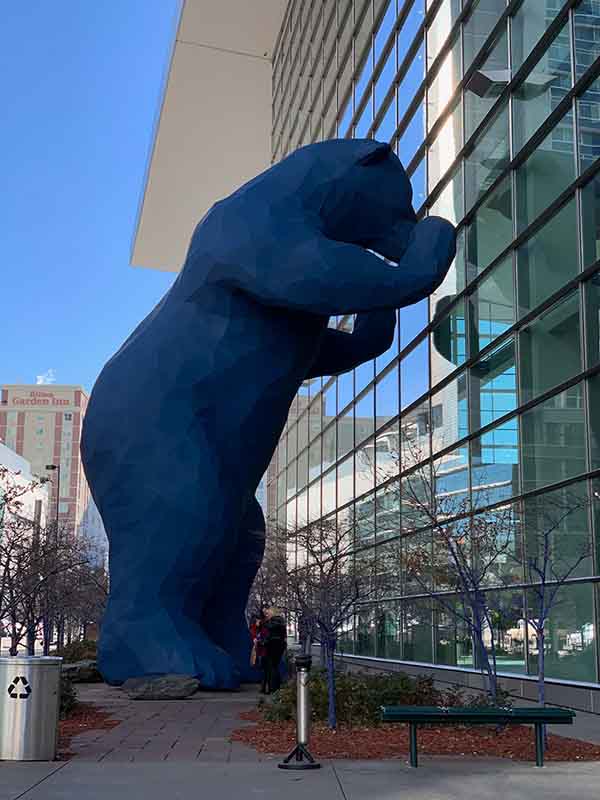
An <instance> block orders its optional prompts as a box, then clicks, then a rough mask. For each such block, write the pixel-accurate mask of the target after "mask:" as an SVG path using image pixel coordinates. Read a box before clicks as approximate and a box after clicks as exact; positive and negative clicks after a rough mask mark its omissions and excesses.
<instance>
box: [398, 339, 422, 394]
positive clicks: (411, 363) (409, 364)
mask: <svg viewBox="0 0 600 800" xmlns="http://www.w3.org/2000/svg"><path fill="white" fill-rule="evenodd" d="M428 389H429V347H428V340H427V339H425V340H424V341H423V342H421V343H420V344H418V345H417V346H416V347H415V348H414V350H411V351H410V353H409V354H408V355H406V356H405V357H404V358H403V359H402V361H401V363H400V404H401V407H402V408H406V407H407V406H409V405H410V404H411V403H414V401H415V400H416V399H417V398H418V397H420V396H421V395H422V394H424V393H425V392H426V391H427V390H428Z"/></svg>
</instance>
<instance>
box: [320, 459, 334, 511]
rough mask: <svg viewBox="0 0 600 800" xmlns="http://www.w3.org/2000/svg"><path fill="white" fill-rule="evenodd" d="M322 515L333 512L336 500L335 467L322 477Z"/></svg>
mask: <svg viewBox="0 0 600 800" xmlns="http://www.w3.org/2000/svg"><path fill="white" fill-rule="evenodd" d="M322 482H323V495H322V497H323V514H329V513H331V512H332V511H335V508H336V499H335V489H336V473H335V467H334V468H333V469H331V470H329V472H326V473H325V475H323V481H322Z"/></svg>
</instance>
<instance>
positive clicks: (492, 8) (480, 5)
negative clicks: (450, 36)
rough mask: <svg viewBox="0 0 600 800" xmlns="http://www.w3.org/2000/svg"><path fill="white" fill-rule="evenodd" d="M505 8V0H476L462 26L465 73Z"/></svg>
mask: <svg viewBox="0 0 600 800" xmlns="http://www.w3.org/2000/svg"><path fill="white" fill-rule="evenodd" d="M505 8H506V0H478V2H475V3H474V5H473V9H472V11H471V13H470V14H469V16H468V17H467V19H466V21H465V23H464V25H463V52H464V59H465V65H464V68H465V72H466V71H467V70H468V69H469V67H470V66H471V64H472V63H473V59H474V58H475V56H476V55H477V54H478V53H479V51H480V50H481V48H482V47H483V45H484V44H485V41H486V39H487V37H488V36H489V35H490V33H491V32H492V30H493V29H494V27H495V25H496V23H497V22H498V18H499V17H500V15H501V14H502V12H503V11H504V9H505Z"/></svg>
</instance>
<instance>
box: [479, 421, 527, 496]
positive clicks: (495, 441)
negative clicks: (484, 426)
mask: <svg viewBox="0 0 600 800" xmlns="http://www.w3.org/2000/svg"><path fill="white" fill-rule="evenodd" d="M471 458H472V484H473V485H472V492H473V506H474V507H475V508H483V507H484V506H488V505H492V504H493V503H500V502H502V501H503V500H508V499H510V498H511V497H513V496H514V495H515V494H518V492H519V421H518V419H517V417H513V418H512V419H510V420H508V422H504V423H503V424H502V425H498V426H497V427H496V428H492V429H491V430H489V431H486V432H485V433H483V434H482V435H481V436H479V437H477V438H476V439H473V440H472V441H471Z"/></svg>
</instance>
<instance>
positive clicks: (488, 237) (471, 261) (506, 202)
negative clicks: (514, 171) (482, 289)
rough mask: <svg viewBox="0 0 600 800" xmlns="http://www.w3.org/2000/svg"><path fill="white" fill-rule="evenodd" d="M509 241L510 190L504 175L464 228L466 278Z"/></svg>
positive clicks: (510, 216) (482, 268) (510, 235)
mask: <svg viewBox="0 0 600 800" xmlns="http://www.w3.org/2000/svg"><path fill="white" fill-rule="evenodd" d="M512 238H513V222H512V187H511V181H510V175H508V176H507V177H506V178H505V179H504V180H503V181H502V182H501V183H500V184H499V186H497V187H496V189H494V191H493V192H492V194H491V195H490V196H489V197H488V198H487V199H486V200H485V201H484V202H483V203H482V205H481V206H480V207H479V208H478V210H477V213H476V214H475V218H474V220H473V222H472V223H471V224H470V225H469V226H468V228H467V275H468V276H470V275H477V274H478V273H480V272H482V271H483V270H484V269H485V268H486V267H487V266H488V265H489V264H490V263H491V262H492V261H493V260H494V259H495V258H496V256H499V255H500V253H501V252H502V251H503V250H504V249H505V248H506V247H507V246H508V245H509V244H510V242H511V241H512Z"/></svg>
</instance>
